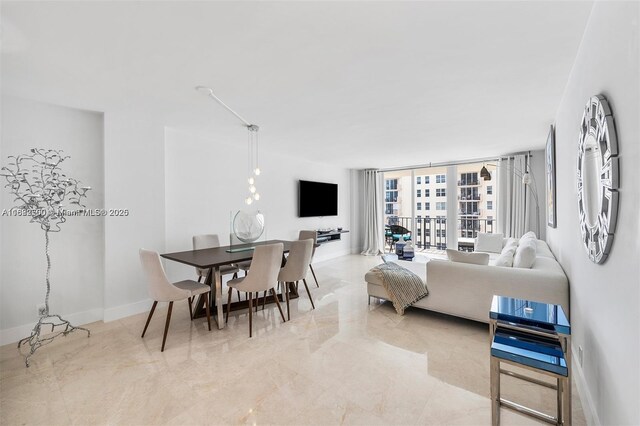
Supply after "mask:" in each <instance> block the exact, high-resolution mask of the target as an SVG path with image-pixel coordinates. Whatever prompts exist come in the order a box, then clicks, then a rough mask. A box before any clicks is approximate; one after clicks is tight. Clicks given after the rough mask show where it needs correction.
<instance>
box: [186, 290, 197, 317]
mask: <svg viewBox="0 0 640 426" xmlns="http://www.w3.org/2000/svg"><path fill="white" fill-rule="evenodd" d="M194 298H195V296H194V297H190V298H188V299H187V302H188V303H189V318H191V321H193V309H192V308H191V302H192V301H193V299H194Z"/></svg>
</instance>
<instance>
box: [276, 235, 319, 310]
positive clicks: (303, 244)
mask: <svg viewBox="0 0 640 426" xmlns="http://www.w3.org/2000/svg"><path fill="white" fill-rule="evenodd" d="M313 246H314V244H313V240H311V239H304V240H299V241H292V242H291V250H289V257H287V263H286V264H285V265H284V267H283V268H282V269H280V273H279V274H278V282H281V283H284V294H285V297H286V300H287V319H289V320H290V319H291V310H290V309H289V290H290V285H293V283H295V284H296V287H297V285H298V281H300V280H302V282H303V283H304V288H306V289H307V295H308V296H309V300H310V301H311V307H312V308H313V309H315V308H316V307H315V305H314V304H313V298H312V297H311V292H310V291H309V286H308V285H307V272H309V266H310V263H311V256H312V255H313Z"/></svg>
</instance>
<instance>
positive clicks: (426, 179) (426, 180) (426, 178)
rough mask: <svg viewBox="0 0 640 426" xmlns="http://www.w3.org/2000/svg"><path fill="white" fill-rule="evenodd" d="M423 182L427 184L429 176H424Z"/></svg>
mask: <svg viewBox="0 0 640 426" xmlns="http://www.w3.org/2000/svg"><path fill="white" fill-rule="evenodd" d="M424 183H426V184H429V176H425V177H424Z"/></svg>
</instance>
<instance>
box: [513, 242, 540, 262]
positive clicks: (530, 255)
mask: <svg viewBox="0 0 640 426" xmlns="http://www.w3.org/2000/svg"><path fill="white" fill-rule="evenodd" d="M535 262H536V240H534V239H532V238H528V239H526V240H525V241H524V242H521V243H520V244H519V245H518V249H517V250H516V255H515V256H514V257H513V267H514V268H531V267H532V266H533V264H534V263H535Z"/></svg>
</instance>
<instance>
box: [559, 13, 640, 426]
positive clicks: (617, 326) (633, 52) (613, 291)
mask: <svg viewBox="0 0 640 426" xmlns="http://www.w3.org/2000/svg"><path fill="white" fill-rule="evenodd" d="M639 22H640V4H639V3H635V2H629V3H621V2H611V3H609V2H598V3H596V4H595V5H594V7H593V11H592V14H591V18H590V21H589V24H588V26H587V28H586V30H585V34H584V39H583V41H582V44H581V47H580V49H579V51H578V54H577V57H576V60H575V65H574V68H573V71H572V73H571V76H570V78H569V81H568V84H567V87H566V89H565V93H564V97H563V100H562V102H561V104H560V107H559V109H558V112H557V115H556V129H557V130H556V165H557V176H556V181H557V203H558V205H557V207H558V227H557V228H556V229H551V228H548V229H547V240H548V242H549V245H550V246H551V249H552V250H553V252H554V254H555V255H556V257H557V258H558V260H559V261H560V263H561V264H562V267H563V268H564V270H565V272H566V273H567V276H568V277H569V280H570V286H571V323H572V326H573V328H572V333H573V349H574V351H577V349H578V347H582V348H583V350H584V364H583V367H582V368H579V366H578V365H577V364H576V367H578V368H576V370H575V371H574V373H575V374H574V377H575V378H576V379H577V380H578V383H579V385H581V386H580V389H581V394H582V396H583V398H582V399H583V402H584V405H585V409H586V410H587V411H588V412H591V414H593V415H594V418H592V419H591V420H592V422H594V423H598V422H600V423H602V424H606V425H614V424H615V425H621V424H639V423H640V412H639V407H640V404H638V401H640V385H639V383H640V355H639V353H640V308H639V307H640V278H639V277H640V267H639V265H640V262H638V253H640V227H639V223H640V221H639V220H638V212H639V211H640V179H638V164H640V128H639V127H640V108H639V104H640V98H639V93H640V85H639V82H638V80H639V78H640V77H639V76H640V67H639V65H638V63H639V61H640V58H639V54H638V52H639V45H638V44H639V40H640V34H639V32H638V25H639ZM596 94H603V95H605V96H606V97H607V99H608V100H609V103H610V105H611V108H612V110H613V113H614V118H615V125H616V128H617V132H618V140H619V151H620V156H621V159H620V173H621V176H620V182H621V188H620V206H619V216H618V226H617V229H616V232H615V238H614V241H613V247H612V250H611V255H610V257H609V259H608V260H607V261H606V263H604V264H603V265H596V264H594V263H592V262H591V261H590V260H589V259H588V258H587V254H586V252H585V250H584V249H583V247H582V243H581V242H580V231H579V228H578V208H577V201H576V200H577V194H576V183H575V177H576V151H577V141H578V139H577V138H578V133H579V125H580V119H581V116H582V112H583V109H584V106H585V104H586V102H587V100H588V99H589V97H590V96H593V95H596ZM574 353H575V352H574Z"/></svg>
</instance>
